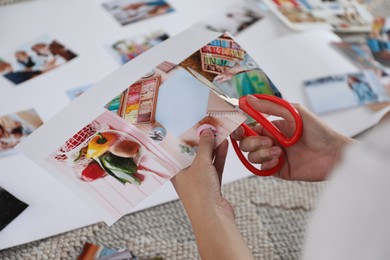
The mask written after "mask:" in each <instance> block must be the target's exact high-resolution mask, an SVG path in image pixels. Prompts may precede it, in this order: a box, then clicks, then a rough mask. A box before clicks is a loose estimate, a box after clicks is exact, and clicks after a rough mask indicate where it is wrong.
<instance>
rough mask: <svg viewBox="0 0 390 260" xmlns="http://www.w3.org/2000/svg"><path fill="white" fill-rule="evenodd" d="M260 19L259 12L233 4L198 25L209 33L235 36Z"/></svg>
mask: <svg viewBox="0 0 390 260" xmlns="http://www.w3.org/2000/svg"><path fill="white" fill-rule="evenodd" d="M262 18H263V15H262V14H261V12H260V10H256V9H254V8H249V7H248V6H247V5H245V4H244V3H235V4H232V5H229V6H227V7H226V8H223V9H221V10H219V11H218V13H215V14H213V15H212V16H211V17H209V18H208V19H205V20H203V21H201V22H200V23H199V25H201V26H202V27H204V28H206V29H209V30H211V31H216V32H221V33H224V32H229V33H231V34H232V35H237V34H239V33H240V32H242V31H244V30H245V29H247V28H248V27H250V26H251V25H253V24H254V23H256V22H257V21H259V20H261V19H262Z"/></svg>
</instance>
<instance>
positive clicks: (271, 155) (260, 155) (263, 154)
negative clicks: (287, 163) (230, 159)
mask: <svg viewBox="0 0 390 260" xmlns="http://www.w3.org/2000/svg"><path fill="white" fill-rule="evenodd" d="M282 153H283V150H282V148H280V147H279V146H273V147H271V148H263V149H259V150H256V151H254V152H250V153H248V160H249V161H250V162H251V163H265V162H268V161H271V160H273V159H278V158H279V157H280V156H281V155H282Z"/></svg>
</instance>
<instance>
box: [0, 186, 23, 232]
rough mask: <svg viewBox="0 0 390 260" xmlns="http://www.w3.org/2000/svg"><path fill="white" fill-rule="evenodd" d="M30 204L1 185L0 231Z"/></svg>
mask: <svg viewBox="0 0 390 260" xmlns="http://www.w3.org/2000/svg"><path fill="white" fill-rule="evenodd" d="M27 207H28V205H27V204H26V203H24V202H23V201H20V200H19V199H17V198H16V197H15V196H13V195H12V194H11V193H9V192H8V191H6V190H5V189H3V188H2V187H0V209H1V210H0V231H1V230H2V229H4V228H5V227H6V226H7V225H8V224H9V223H11V222H12V221H13V220H14V219H15V218H16V217H17V216H19V215H20V214H21V213H22V212H23V211H24V210H25V209H26V208H27Z"/></svg>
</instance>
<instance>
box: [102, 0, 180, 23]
mask: <svg viewBox="0 0 390 260" xmlns="http://www.w3.org/2000/svg"><path fill="white" fill-rule="evenodd" d="M103 7H104V8H105V9H106V10H107V11H108V12H109V13H111V14H112V15H113V16H114V17H115V19H116V20H117V21H118V22H119V23H120V24H121V25H126V24H131V23H135V22H138V21H142V20H145V19H148V18H152V17H156V16H159V15H163V14H167V13H171V12H173V11H174V9H173V7H172V6H171V5H170V4H169V3H168V2H167V1H164V0H112V1H109V2H105V3H103Z"/></svg>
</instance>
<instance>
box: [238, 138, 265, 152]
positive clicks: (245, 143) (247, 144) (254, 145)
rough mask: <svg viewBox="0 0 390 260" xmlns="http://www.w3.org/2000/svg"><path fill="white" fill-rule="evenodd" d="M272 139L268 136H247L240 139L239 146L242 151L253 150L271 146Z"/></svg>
mask: <svg viewBox="0 0 390 260" xmlns="http://www.w3.org/2000/svg"><path fill="white" fill-rule="evenodd" d="M272 145H273V142H272V139H271V138H270V137H268V136H249V137H246V138H245V139H243V140H241V142H240V148H241V150H242V151H243V152H254V151H257V150H259V149H261V148H267V147H268V148H271V147H272Z"/></svg>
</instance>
